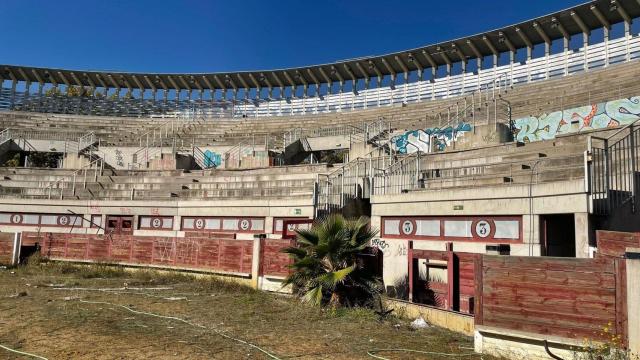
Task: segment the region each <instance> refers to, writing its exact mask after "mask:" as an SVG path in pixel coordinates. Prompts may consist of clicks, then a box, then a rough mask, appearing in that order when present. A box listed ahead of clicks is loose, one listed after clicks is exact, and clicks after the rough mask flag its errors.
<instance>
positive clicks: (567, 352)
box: [474, 325, 600, 360]
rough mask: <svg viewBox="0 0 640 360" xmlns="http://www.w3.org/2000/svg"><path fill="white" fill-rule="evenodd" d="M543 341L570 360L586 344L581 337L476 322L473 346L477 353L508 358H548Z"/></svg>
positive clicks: (558, 354)
mask: <svg viewBox="0 0 640 360" xmlns="http://www.w3.org/2000/svg"><path fill="white" fill-rule="evenodd" d="M545 340H546V341H547V343H548V347H549V350H550V351H551V352H552V353H553V354H554V355H557V356H559V357H561V358H563V359H573V358H574V357H575V356H574V355H575V354H576V353H579V352H581V351H583V350H584V347H585V345H586V344H585V343H584V342H583V341H582V340H576V339H570V338H564V337H560V336H553V335H542V334H534V333H530V332H525V331H518V330H510V329H503V328H495V327H490V326H481V325H476V327H475V335H474V348H475V351H476V352H477V353H481V354H487V355H492V356H496V357H504V358H507V359H527V360H529V359H531V360H548V359H550V358H551V357H550V356H549V355H548V354H547V352H546V350H545V348H544V341H545ZM598 344H600V343H599V342H591V345H594V346H595V345H598Z"/></svg>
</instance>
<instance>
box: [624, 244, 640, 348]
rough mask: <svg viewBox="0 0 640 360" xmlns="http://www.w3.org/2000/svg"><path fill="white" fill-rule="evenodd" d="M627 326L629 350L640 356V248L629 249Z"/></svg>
mask: <svg viewBox="0 0 640 360" xmlns="http://www.w3.org/2000/svg"><path fill="white" fill-rule="evenodd" d="M625 257H626V267H627V269H626V270H627V326H628V330H627V331H628V334H629V350H630V351H631V353H632V354H634V355H638V354H640V248H627V251H626V254H625Z"/></svg>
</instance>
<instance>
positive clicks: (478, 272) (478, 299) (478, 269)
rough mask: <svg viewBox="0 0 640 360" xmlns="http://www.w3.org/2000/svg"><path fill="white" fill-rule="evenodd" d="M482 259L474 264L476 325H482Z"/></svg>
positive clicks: (478, 259)
mask: <svg viewBox="0 0 640 360" xmlns="http://www.w3.org/2000/svg"><path fill="white" fill-rule="evenodd" d="M483 262H484V257H479V258H477V259H476V261H475V263H474V274H475V277H476V281H475V286H476V288H475V291H474V292H475V297H474V302H475V304H474V309H475V311H474V322H475V324H477V325H484V312H483V296H484V295H483V294H484V288H483V283H484V282H483V276H484V270H483V268H484V264H483Z"/></svg>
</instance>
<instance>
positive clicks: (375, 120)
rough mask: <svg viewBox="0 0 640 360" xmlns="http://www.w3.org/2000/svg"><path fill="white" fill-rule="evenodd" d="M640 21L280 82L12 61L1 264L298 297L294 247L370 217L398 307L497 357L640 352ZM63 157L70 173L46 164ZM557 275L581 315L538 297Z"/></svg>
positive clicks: (574, 20) (585, 10)
mask: <svg viewBox="0 0 640 360" xmlns="http://www.w3.org/2000/svg"><path fill="white" fill-rule="evenodd" d="M638 16H640V3H638V2H637V1H631V0H614V1H594V2H589V3H586V4H583V5H579V6H576V7H574V8H571V9H567V10H563V11H560V12H557V13H554V14H551V15H547V16H543V17H540V18H537V19H534V20H531V21H526V22H523V23H521V24H517V25H513V26H508V27H505V28H502V29H499V30H495V31H489V32H486V33H483V34H479V35H473V36H470V37H466V38H463V39H458V40H454V41H447V42H443V43H440V44H435V45H432V46H426V47H422V48H418V49H412V50H408V51H403V52H399V53H395V54H389V55H384V56H378V57H371V58H364V59H356V60H349V61H344V62H337V63H334V64H327V65H319V66H310V67H302V68H295V69H285V70H274V71H254V72H239V73H211V74H132V73H112V72H95V71H74V70H58V69H42V68H32V67H26V66H12V65H2V66H0V76H1V78H0V80H2V85H3V88H2V92H1V93H0V107H1V108H2V109H3V110H6V111H1V112H0V128H2V129H5V130H4V131H2V133H0V159H2V162H4V163H6V165H5V167H2V168H0V174H1V175H2V176H3V179H2V181H0V196H1V198H0V231H1V232H2V233H7V234H9V235H7V236H3V237H1V238H0V239H1V240H2V243H1V244H2V246H1V247H0V251H1V255H2V256H3V259H5V260H11V261H14V262H15V261H18V260H19V259H20V257H21V255H22V256H24V255H25V253H27V252H30V251H34V249H36V248H37V249H38V251H40V252H41V253H42V254H43V255H45V256H48V257H50V258H52V259H57V260H67V261H79V262H86V261H108V262H113V263H120V264H124V265H128V266H153V267H161V268H171V269H181V270H189V271H199V272H212V273H218V274H224V275H227V276H234V277H238V278H241V279H245V280H246V281H250V282H251V283H252V284H253V285H254V286H257V287H260V288H262V289H265V290H281V289H280V287H279V281H280V280H281V279H282V278H283V276H285V275H286V274H287V272H288V269H287V264H288V259H287V257H286V256H284V255H283V254H281V253H279V250H280V249H281V248H282V247H284V246H288V245H290V244H291V243H292V240H291V239H290V235H291V231H292V230H294V229H296V228H298V227H304V226H309V223H310V222H311V221H312V220H313V219H315V218H320V217H322V216H325V215H327V214H330V213H334V212H342V213H344V214H346V215H349V216H353V215H362V214H363V215H368V216H370V217H371V224H372V226H373V227H375V228H377V229H379V230H380V235H379V238H378V239H376V240H375V241H374V243H373V244H372V248H373V249H374V250H375V253H376V254H377V258H378V265H377V266H378V269H379V271H380V275H381V276H382V278H383V280H384V285H385V288H386V292H387V295H389V297H391V298H395V299H397V300H398V302H397V303H396V304H395V305H394V306H405V305H407V306H409V305H410V306H414V305H424V306H422V307H419V308H420V309H422V310H420V311H422V312H423V313H424V314H427V315H425V316H431V315H433V314H435V313H437V314H443V311H445V312H446V313H447V316H446V319H447V320H446V321H451V318H452V317H453V318H455V317H459V318H460V319H462V320H461V322H462V323H464V324H469V323H471V322H472V320H471V319H473V320H474V321H475V325H476V328H475V336H476V348H477V350H480V351H482V352H487V353H494V354H503V355H504V354H505V352H504V351H505V349H507V348H508V349H511V350H513V349H518V346H520V348H519V349H525V350H522V351H527V353H526V354H527V358H534V357H535V356H538V355H539V358H544V353H543V352H544V350H543V347H542V344H543V341H544V340H549V341H550V342H551V343H550V346H551V348H552V349H553V350H554V351H559V352H563V351H566V347H567V346H568V345H576V344H577V343H576V339H581V338H582V336H587V335H590V334H592V333H594V334H595V333H596V332H597V331H596V330H597V326H599V324H600V322H604V324H606V323H607V322H608V321H613V322H615V323H616V324H617V325H616V334H617V335H620V336H621V337H622V338H623V339H624V341H625V343H624V345H625V346H627V347H629V348H632V349H633V348H634V346H638V345H637V344H638V342H637V341H638V339H635V338H633V336H632V335H631V334H636V332H634V331H635V330H634V329H635V328H633V326H636V322H635V321H631V317H629V319H627V313H628V310H629V309H634V308H636V307H637V306H638V304H637V299H633V298H629V299H627V296H626V295H627V293H629V294H633V293H635V291H637V281H636V280H633V279H630V278H629V277H628V274H630V273H631V272H629V273H627V272H625V271H626V270H622V269H623V268H625V266H627V267H629V268H630V269H635V265H636V264H635V263H634V262H633V261H634V260H633V256H627V258H626V259H625V258H624V257H625V256H626V255H625V254H626V253H627V252H628V251H627V250H626V249H627V248H629V249H630V250H629V251H630V252H631V253H632V252H633V251H634V250H632V249H634V248H638V247H640V243H637V242H638V241H639V240H638V239H640V237H637V236H635V237H634V235H628V236H626V237H625V236H622V235H618V234H617V233H610V232H608V231H636V232H637V231H640V229H639V228H638V226H637V224H638V221H637V220H638V215H637V206H638V205H639V203H640V202H639V201H638V197H637V195H638V191H640V186H639V185H638V184H640V176H639V174H640V170H639V169H638V165H637V156H638V154H639V151H638V142H640V130H638V128H637V124H638V120H640V84H639V83H638V81H637V78H638V76H640V63H639V62H638V60H640V36H639V34H638V31H637V30H634V29H635V28H634V26H635V25H637V20H636V21H634V20H635V19H637V18H638ZM598 32H601V33H602V41H595V42H593V38H594V36H592V33H598ZM616 32H617V33H618V35H621V36H619V37H617V38H613V37H611V36H610V35H611V34H613V33H616ZM576 36H577V39H578V40H580V41H578V43H577V44H575V42H574V41H573V39H576ZM590 40H591V41H590ZM558 43H560V44H561V51H557V52H555V53H554V52H553V51H551V50H552V49H554V48H555V47H554V44H558ZM572 44H573V45H572ZM538 49H542V55H541V56H535V55H536V53H537V52H538ZM502 54H507V55H508V61H507V62H504V63H501V62H500V61H499V60H500V59H501V58H503V57H504V56H502ZM519 57H523V58H522V59H520V58H519ZM474 59H475V60H476V61H475V64H474V61H472V60H474ZM487 60H491V61H487ZM442 67H444V70H445V72H444V73H441V70H439V69H441V68H442ZM429 68H431V75H432V77H431V78H428V79H427V76H426V75H427V74H428V73H429V71H428V69H429ZM438 75H443V76H438ZM400 77H402V78H403V79H402V80H404V82H403V83H398V82H399V80H400ZM374 78H375V80H374ZM5 83H9V85H10V86H9V87H8V88H5V87H4V84H5ZM372 83H374V84H375V85H376V86H375V87H374V88H372V87H371V85H372ZM36 87H37V90H36V89H34V88H36ZM121 89H127V92H126V94H124V95H123V94H122V93H121ZM158 91H161V92H162V99H158V97H157V95H158ZM276 91H277V92H278V95H279V96H274V92H276ZM310 91H312V92H313V94H312V95H311V94H310ZM171 92H173V94H171ZM194 93H197V98H196V99H193V98H192V95H193V94H194ZM229 93H231V94H229ZM229 95H231V96H229ZM293 123H295V124H296V125H295V127H296V128H294V129H292V124H293ZM326 152H335V153H337V154H340V156H341V158H339V159H338V160H337V162H336V160H335V159H333V160H329V161H327V160H326V159H328V157H326ZM42 154H49V155H51V154H53V155H55V156H54V157H56V161H55V164H53V165H51V164H49V167H47V168H39V167H34V166H29V164H34V163H37V158H38V157H39V156H42ZM53 155H52V156H53ZM11 156H15V157H13V158H12V157H11ZM12 160H13V161H14V162H11V161H12ZM319 160H320V161H319ZM52 167H54V168H52ZM612 234H613V235H612ZM3 235H4V234H3ZM21 252H22V254H21ZM521 269H524V270H522V271H523V274H524V275H520V273H519V271H520V270H521ZM589 269H598V270H597V271H598V272H595V271H596V270H589ZM528 271H530V273H529V272H528ZM535 274H544V276H545V277H544V278H539V277H536V276H534V275H535ZM625 274H626V275H625ZM483 276H485V277H484V278H483ZM492 276H494V277H492ZM517 276H520V277H517ZM585 277H586V278H587V279H586V280H585ZM591 278H593V279H597V281H596V280H594V281H593V282H589V281H590V280H588V279H591ZM559 279H560V280H562V281H563V283H561V284H562V286H564V287H565V288H566V289H567V290H566V291H575V294H574V293H571V294H573V295H575V296H573V297H571V301H570V302H568V301H564V300H566V299H564V298H563V299H564V300H563V299H560V300H558V296H559V295H558V293H557V292H553V291H551V292H548V293H547V292H545V291H544V289H542V290H541V289H540V286H541V285H544V284H545V282H546V283H548V286H554V285H557V284H556V281H558V282H559V281H560V280H559ZM634 281H635V282H634ZM513 282H519V283H520V284H522V285H521V287H520V288H519V287H518V286H515V285H514V286H511V287H509V286H506V285H505V284H507V285H508V284H511V283H513ZM541 283H542V284H541ZM612 284H613V285H612ZM503 285H504V286H506V287H505V288H499V286H503ZM634 286H635V287H634ZM574 287H575V288H574ZM594 287H597V288H598V292H596V293H593V294H592V291H593V288H594ZM495 289H500V291H502V292H497V293H494V292H493V291H494V290H495ZM495 291H498V290H495ZM523 291H524V293H525V295H522V294H523V293H522V292H523ZM527 291H528V292H527ZM496 294H497V295H496ZM582 294H588V295H589V296H592V297H591V298H590V299H591V300H589V301H591V302H593V301H595V302H596V303H597V304H600V305H601V306H600V305H599V307H597V308H592V307H589V306H588V305H589V304H587V303H589V301H586V300H585V299H584V298H583V297H582ZM585 296H586V295H585ZM587 297H588V296H587ZM594 297H595V299H596V300H593V299H594ZM623 298H624V299H627V300H624V301H623V300H621V299H623ZM561 300H562V301H561ZM403 301H404V302H407V301H408V302H410V303H411V304H405V305H402V302H403ZM510 301H511V302H510ZM545 302H550V303H552V304H553V306H551V307H553V310H555V311H556V312H554V313H553V314H551V313H550V312H549V311H550V310H548V311H547V312H545V310H544V309H543V310H541V309H540V308H539V307H538V305H540V303H543V304H544V303H545ZM398 304H401V305H398ZM583 307H587V308H588V309H589V312H587V313H585V312H584V311H583V310H581V309H582V308H583ZM514 309H515V310H514ZM428 314H431V315H428ZM433 316H434V319H435V318H436V317H437V316H436V315H433ZM438 316H441V315H438ZM585 318H588V319H589V321H588V322H584V321H583V320H584V319H585ZM434 321H435V320H434ZM604 324H603V325H604ZM464 327H465V330H464V332H466V333H473V332H474V330H473V329H468V325H465V326H464ZM583 328H584V329H587V330H585V331H584V332H583V331H578V330H576V329H583ZM567 329H569V330H567ZM505 334H506V335H505ZM594 336H597V334H596V335H594ZM595 340H602V339H597V338H596V339H595ZM518 344H519V345H518ZM636 349H637V348H636ZM514 351H515V350H514ZM518 351H520V350H518Z"/></svg>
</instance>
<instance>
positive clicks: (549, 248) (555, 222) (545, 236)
mask: <svg viewBox="0 0 640 360" xmlns="http://www.w3.org/2000/svg"><path fill="white" fill-rule="evenodd" d="M540 225H541V231H540V235H541V242H542V255H544V256H556V257H576V228H575V219H574V216H573V214H553V215H541V216H540Z"/></svg>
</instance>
